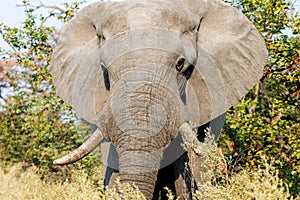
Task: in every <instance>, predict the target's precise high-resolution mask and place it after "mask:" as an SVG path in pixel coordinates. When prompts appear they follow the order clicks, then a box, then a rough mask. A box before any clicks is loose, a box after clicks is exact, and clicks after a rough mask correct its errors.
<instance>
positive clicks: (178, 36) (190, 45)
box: [100, 28, 197, 66]
mask: <svg viewBox="0 0 300 200" xmlns="http://www.w3.org/2000/svg"><path fill="white" fill-rule="evenodd" d="M195 45H196V43H195V41H194V40H193V39H192V38H190V37H188V36H186V35H184V34H182V33H180V32H176V31H171V30H167V29H161V28H154V29H135V30H132V31H128V32H124V33H122V34H119V35H116V36H114V37H112V38H111V39H110V40H107V41H106V42H105V43H104V44H103V45H102V46H101V48H100V55H101V59H102V60H103V62H104V63H106V65H107V66H110V65H112V64H113V63H114V62H115V60H117V59H118V58H119V57H120V56H122V55H125V54H127V53H129V52H133V51H137V50H143V49H153V50H163V51H167V52H171V53H174V54H177V55H183V56H185V58H186V60H187V61H189V63H191V64H193V63H194V61H195V59H196V57H197V55H196V53H197V52H196V46H195Z"/></svg>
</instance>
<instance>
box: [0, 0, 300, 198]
mask: <svg viewBox="0 0 300 200" xmlns="http://www.w3.org/2000/svg"><path fill="white" fill-rule="evenodd" d="M227 2H228V3H231V4H232V5H233V6H235V7H237V8H238V9H240V10H241V11H242V12H243V13H244V14H245V15H246V16H247V17H248V18H249V19H250V20H251V21H252V22H253V23H254V24H255V26H256V27H257V28H258V30H259V31H260V32H261V33H262V35H263V37H264V39H265V41H266V46H267V48H268V50H269V59H268V63H267V65H266V66H265V70H264V76H263V77H262V79H261V81H260V83H258V84H257V85H256V86H255V87H254V88H253V89H252V90H251V91H250V92H249V93H248V94H247V95H246V96H245V97H244V98H243V99H242V100H241V102H240V103H239V104H238V105H236V106H234V107H233V108H232V109H230V110H229V112H228V113H227V120H226V124H225V126H224V130H223V133H222V137H221V139H220V141H219V145H220V146H221V147H222V149H223V152H224V154H225V156H226V157H227V158H228V160H230V162H231V164H229V165H228V173H229V174H230V173H235V172H239V171H241V170H243V169H258V168H261V167H262V166H264V162H263V161H262V159H261V158H262V157H263V156H265V157H266V158H267V159H269V160H271V158H272V159H274V160H275V167H276V168H277V169H278V170H279V177H280V178H281V179H282V180H283V182H284V183H285V184H287V185H288V187H289V189H290V192H291V193H292V194H293V195H294V196H297V195H299V193H300V185H299V184H300V131H299V130H300V109H299V108H300V106H299V93H300V92H299V87H300V76H299V75H300V70H299V68H300V48H299V46H300V37H299V36H300V33H299V31H300V18H299V15H298V13H296V12H295V10H294V4H293V3H294V2H293V1H288V0H265V1H261V0H228V1H227ZM23 3H24V10H25V13H26V16H27V18H26V20H25V21H24V22H23V23H22V27H21V28H16V27H9V26H7V25H5V24H1V25H0V34H1V35H2V37H3V38H4V40H5V41H6V43H7V44H8V45H9V46H10V47H11V49H10V50H5V49H1V48H0V54H1V55H0V56H1V61H0V99H1V101H2V102H4V104H3V105H2V107H1V108H0V164H1V165H3V166H9V165H13V164H16V163H20V162H21V163H23V166H25V167H28V166H31V165H35V166H37V167H38V170H37V173H38V174H39V176H40V177H41V178H42V179H43V180H46V181H48V180H50V179H52V178H53V179H55V180H56V179H57V178H58V177H59V178H61V179H64V178H66V177H68V178H70V176H71V175H70V171H71V170H72V169H85V170H86V171H87V172H88V173H89V174H91V173H93V169H94V168H95V167H97V166H99V165H100V164H101V158H100V157H99V156H97V154H93V155H90V156H87V157H86V158H84V159H83V160H82V161H80V162H78V163H75V164H72V165H70V166H64V167H57V166H53V165H52V160H54V159H55V158H57V157H59V155H63V154H66V153H67V152H69V151H71V150H73V149H74V148H76V147H77V146H78V145H80V144H81V143H82V141H83V140H84V139H85V138H86V137H87V135H88V134H90V132H89V129H88V126H87V124H86V123H85V122H84V121H83V120H81V119H79V118H78V117H77V116H76V114H75V113H74V112H73V110H72V109H71V108H70V107H69V106H67V105H65V104H64V102H63V101H62V100H61V99H60V98H58V97H56V96H55V89H54V87H53V85H52V77H51V76H50V74H49V72H48V69H47V66H48V64H49V61H50V59H51V51H52V49H53V47H54V46H55V43H56V41H57V39H58V35H59V30H56V28H55V27H49V26H46V25H45V22H46V21H47V20H49V19H50V18H55V19H57V20H60V21H63V22H67V21H69V20H70V19H71V18H72V17H73V16H74V14H76V12H77V11H78V9H79V7H82V6H83V5H84V3H71V4H68V3H65V4H63V5H61V7H60V9H57V8H56V7H52V8H49V12H48V14H43V15H39V14H37V10H38V9H39V8H38V7H34V6H32V5H30V2H29V1H25V0H24V1H23ZM7 90H9V91H10V92H9V95H6V94H5V93H6V92H3V91H7Z"/></svg>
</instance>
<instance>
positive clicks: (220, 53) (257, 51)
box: [183, 0, 267, 125]
mask: <svg viewBox="0 0 300 200" xmlns="http://www.w3.org/2000/svg"><path fill="white" fill-rule="evenodd" d="M183 1H185V4H186V5H187V7H188V8H192V9H191V11H192V12H193V14H194V16H195V17H194V18H195V19H196V20H199V21H200V22H199V26H198V27H199V29H198V33H197V34H198V35H197V51H198V58H197V61H196V65H195V69H194V71H193V73H192V75H191V77H190V79H189V84H188V87H187V96H188V98H189V100H188V102H187V106H188V109H189V110H190V112H192V113H193V115H194V117H196V118H197V119H198V120H197V121H198V123H199V125H201V124H204V123H206V122H208V121H210V120H211V119H214V118H216V117H218V116H219V115H221V114H222V113H224V112H226V111H227V110H228V109H229V108H230V107H231V106H233V105H234V104H236V103H238V101H239V100H240V99H241V98H242V97H243V96H244V95H245V94H246V93H247V92H248V91H249V90H250V89H251V88H252V87H253V86H254V84H256V83H257V82H258V81H259V79H260V78H261V76H262V73H263V68H264V65H265V62H266V59H267V50H266V47H265V43H264V40H263V38H262V37H261V35H260V33H259V32H258V30H257V29H256V28H255V27H254V25H253V24H252V23H251V22H250V21H249V20H248V19H247V18H246V16H244V15H243V14H242V13H241V12H240V11H239V10H237V9H235V8H233V7H231V6H229V5H227V4H225V3H223V2H222V1H217V0H212V1H204V0H203V1H200V0H199V1H197V2H198V4H199V5H200V4H201V5H202V6H201V8H199V10H198V11H197V9H196V8H195V6H193V5H189V3H190V2H193V1H190V0H183ZM199 2H200V3H199ZM203 8H206V10H205V11H204V10H203ZM195 105H198V107H197V106H196V108H195Z"/></svg>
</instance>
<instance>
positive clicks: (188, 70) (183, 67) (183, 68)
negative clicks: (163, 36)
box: [176, 56, 194, 80]
mask: <svg viewBox="0 0 300 200" xmlns="http://www.w3.org/2000/svg"><path fill="white" fill-rule="evenodd" d="M176 70H177V71H178V72H180V74H182V75H183V76H184V77H185V78H186V79H187V80H188V79H189V78H190V77H191V75H192V73H193V71H194V66H193V65H191V64H190V63H189V62H187V61H186V60H185V58H184V57H182V56H180V57H179V59H178V60H177V63H176Z"/></svg>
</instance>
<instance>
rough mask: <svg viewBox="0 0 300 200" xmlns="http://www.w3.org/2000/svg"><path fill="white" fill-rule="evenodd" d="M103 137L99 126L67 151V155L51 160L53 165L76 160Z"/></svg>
mask: <svg viewBox="0 0 300 200" xmlns="http://www.w3.org/2000/svg"><path fill="white" fill-rule="evenodd" d="M103 139H104V136H103V134H102V132H101V131H100V130H99V128H98V129H97V130H96V131H95V132H94V133H93V134H92V135H91V136H90V137H89V139H88V140H86V141H85V142H84V143H83V144H82V145H81V146H79V147H78V148H77V149H75V150H74V151H72V152H71V153H69V154H68V155H65V156H63V157H62V158H59V159H56V160H54V161H53V164H54V165H66V164H71V163H73V162H76V161H78V160H80V159H81V158H83V157H84V156H86V155H88V154H89V153H91V152H92V151H93V150H94V149H95V148H96V147H97V146H98V145H99V144H100V143H101V142H102V140H103Z"/></svg>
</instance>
